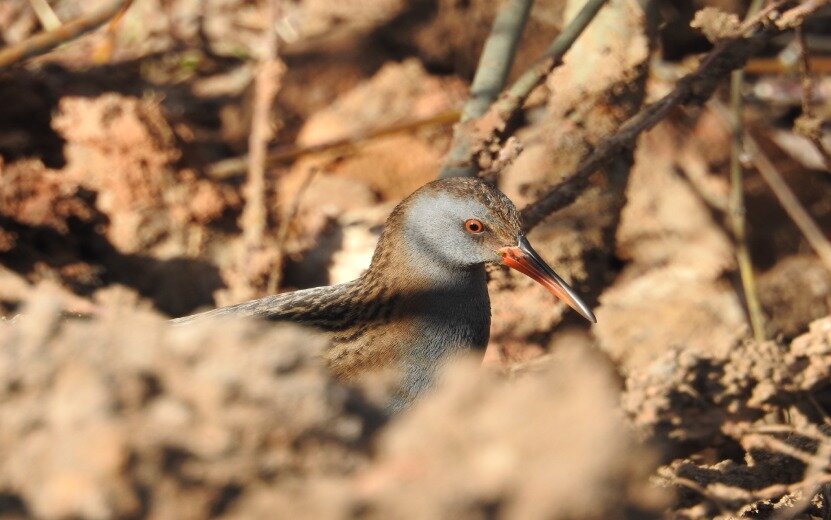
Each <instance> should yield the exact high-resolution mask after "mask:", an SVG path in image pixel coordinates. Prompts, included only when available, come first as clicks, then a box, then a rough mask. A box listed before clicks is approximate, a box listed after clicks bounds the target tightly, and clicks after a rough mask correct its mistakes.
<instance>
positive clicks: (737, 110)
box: [727, 70, 765, 342]
mask: <svg viewBox="0 0 831 520" xmlns="http://www.w3.org/2000/svg"><path fill="white" fill-rule="evenodd" d="M743 84H744V74H743V73H742V71H740V70H736V71H733V73H732V75H731V78H730V104H731V108H730V112H731V117H730V131H731V133H732V139H733V141H732V144H731V148H730V197H729V203H728V212H727V215H728V222H729V223H730V230H731V232H732V234H733V241H734V243H735V245H736V262H737V264H738V268H739V277H740V278H741V281H742V291H743V293H744V299H745V303H746V304H747V315H748V317H749V318H750V328H751V329H752V330H753V338H754V339H755V340H756V341H758V342H762V341H764V340H765V322H764V315H763V314H762V306H761V304H760V303H759V295H758V292H757V291H756V279H755V277H754V275H753V261H752V259H751V257H750V250H749V249H748V246H747V224H746V221H745V206H744V182H743V170H742V162H741V161H742V154H743V152H744V144H743V136H744V125H743V124H742V117H741V114H742V106H743V103H742V85H743Z"/></svg>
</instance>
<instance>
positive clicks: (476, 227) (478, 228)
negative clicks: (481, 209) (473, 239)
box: [465, 218, 485, 235]
mask: <svg viewBox="0 0 831 520" xmlns="http://www.w3.org/2000/svg"><path fill="white" fill-rule="evenodd" d="M484 230H485V226H484V225H483V224H482V221H480V220H476V219H475V218H469V219H467V220H465V231H467V232H468V233H470V234H471V235H478V234H479V233H481V232H482V231H484Z"/></svg>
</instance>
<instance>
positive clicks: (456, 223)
mask: <svg viewBox="0 0 831 520" xmlns="http://www.w3.org/2000/svg"><path fill="white" fill-rule="evenodd" d="M500 260H501V261H503V262H504V263H505V264H506V265H509V266H510V267H513V268H515V269H517V270H519V271H521V272H523V273H525V274H527V275H528V276H530V277H532V278H534V279H535V280H537V281H538V282H540V283H541V284H542V285H543V286H545V287H546V288H547V289H549V290H550V291H551V292H552V293H554V294H555V295H557V296H558V297H560V298H561V299H563V300H564V301H566V303H568V304H569V305H570V306H572V307H573V308H574V309H575V310H577V311H578V312H580V313H581V314H582V315H583V316H584V317H586V318H587V319H589V320H591V321H595V319H594V315H593V314H592V313H591V310H589V308H588V306H586V304H585V303H583V302H582V301H581V300H580V298H579V297H578V296H577V295H576V294H575V293H574V292H573V291H572V290H571V289H570V288H569V287H568V286H567V285H566V284H565V282H564V281H563V280H562V279H560V278H559V277H558V276H557V275H556V274H555V273H554V271H552V270H551V268H550V267H548V266H547V265H546V264H545V262H543V261H542V259H541V258H540V257H539V255H537V254H536V252H534V250H533V249H532V248H531V246H530V244H528V241H527V240H526V239H525V237H524V236H523V234H522V232H521V222H520V217H519V213H518V212H517V210H516V208H515V207H514V205H513V204H512V203H511V201H510V200H509V199H508V198H507V197H506V196H505V195H504V194H502V193H501V192H499V191H498V190H496V189H494V188H492V187H490V186H488V185H487V184H485V183H484V182H482V181H479V180H476V179H464V178H455V179H445V180H439V181H434V182H431V183H429V184H427V185H425V186H423V187H422V188H420V189H418V190H417V191H416V192H414V193H413V194H412V195H410V196H409V197H407V198H406V199H405V200H404V201H402V202H401V203H400V204H399V205H398V206H396V208H395V209H394V210H393V211H392V213H391V214H390V216H389V218H388V219H387V222H386V225H385V227H384V231H383V232H382V233H381V237H380V239H379V241H378V246H377V247H376V249H375V254H374V255H373V257H372V262H371V264H370V267H369V269H367V271H366V272H365V273H364V274H363V275H362V276H361V277H360V278H358V279H357V280H353V281H351V282H348V283H344V284H340V285H334V286H330V287H317V288H314V289H305V290H301V291H295V292H291V293H286V294H278V295H275V296H268V297H265V298H261V299H259V300H253V301H250V302H246V303H241V304H239V305H233V306H230V307H224V308H221V309H216V310H213V311H209V312H206V313H202V314H197V315H194V316H187V317H184V318H179V319H177V320H174V322H176V323H184V322H191V321H194V320H197V319H198V320H201V319H205V318H210V317H218V316H224V315H248V316H256V317H261V318H266V319H269V320H277V321H292V322H296V323H302V324H306V325H309V326H312V327H315V328H317V329H320V330H323V331H325V332H327V333H329V334H330V336H331V338H332V345H331V347H330V349H329V350H328V351H327V352H326V353H325V356H324V357H325V358H326V361H327V363H328V365H329V367H330V368H331V370H332V372H333V373H334V374H335V375H336V376H337V377H339V378H341V379H345V380H350V379H354V378H356V377H358V376H360V375H361V374H363V373H366V372H368V371H372V370H376V369H382V368H394V369H396V370H398V371H399V373H400V381H401V384H400V389H401V390H400V395H399V396H398V399H397V401H396V402H395V403H393V404H392V408H393V409H398V408H401V407H403V406H405V405H406V404H407V403H409V402H410V401H412V400H413V399H414V398H415V397H416V396H418V395H419V394H420V393H421V392H423V391H424V390H425V389H427V388H429V387H430V386H431V385H432V383H433V379H434V376H435V372H436V369H437V368H438V367H439V366H440V365H441V364H442V363H444V362H445V361H446V360H447V359H449V358H450V357H451V356H452V355H453V354H455V353H458V352H462V351H466V350H480V351H483V350H484V349H485V347H486V346H487V342H488V336H489V332H490V299H489V297H488V291H487V284H486V277H485V270H484V264H486V263H489V262H497V261H500Z"/></svg>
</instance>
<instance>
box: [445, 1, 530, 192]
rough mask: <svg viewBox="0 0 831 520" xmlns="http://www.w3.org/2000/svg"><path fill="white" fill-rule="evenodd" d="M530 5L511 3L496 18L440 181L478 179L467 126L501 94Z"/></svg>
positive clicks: (504, 6) (456, 128)
mask: <svg viewBox="0 0 831 520" xmlns="http://www.w3.org/2000/svg"><path fill="white" fill-rule="evenodd" d="M531 4H532V1H531V0H508V1H507V2H505V4H504V5H503V6H502V9H500V10H499V12H498V13H497V14H496V18H495V19H494V21H493V27H491V32H490V35H489V36H488V39H487V41H486V42H485V46H484V48H483V49H482V55H481V56H480V57H479V64H478V65H477V67H476V75H475V76H474V77H473V83H472V84H471V86H470V98H469V99H468V100H467V103H465V107H464V109H463V110H462V116H461V121H460V123H461V124H458V125H456V127H455V128H454V129H453V142H452V144H451V145H450V151H449V152H448V154H447V159H446V161H445V166H444V167H443V168H442V171H441V173H440V175H439V177H442V178H446V177H461V176H465V177H472V176H474V175H476V168H474V167H473V166H472V165H470V164H469V163H470V161H469V158H470V151H471V145H472V141H473V139H474V135H473V132H472V131H471V129H470V128H469V127H468V126H466V125H465V124H464V123H466V122H468V121H470V120H473V119H477V118H479V117H482V116H483V115H484V114H485V112H487V110H488V107H490V106H491V103H493V101H494V100H495V99H496V97H497V96H498V95H499V92H501V91H502V87H503V86H504V85H505V80H506V79H507V78H508V72H510V70H511V65H512V64H513V62H514V56H515V55H516V47H517V42H518V41H519V37H520V36H521V35H522V31H523V29H524V28H525V23H526V22H527V20H528V13H529V11H530V10H531Z"/></svg>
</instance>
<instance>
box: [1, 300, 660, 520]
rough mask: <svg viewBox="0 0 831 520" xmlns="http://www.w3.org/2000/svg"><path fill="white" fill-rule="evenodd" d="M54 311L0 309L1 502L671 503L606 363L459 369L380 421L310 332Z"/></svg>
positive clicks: (469, 506)
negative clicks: (503, 371) (341, 380)
mask: <svg viewBox="0 0 831 520" xmlns="http://www.w3.org/2000/svg"><path fill="white" fill-rule="evenodd" d="M58 311H59V306H58V305H57V304H56V303H55V300H52V299H50V298H39V299H36V300H33V301H30V302H29V303H28V304H27V306H26V308H25V313H24V314H23V315H21V316H18V317H17V318H15V319H14V320H12V321H5V322H2V323H0V346H2V348H0V379H2V381H3V382H4V383H3V385H2V387H0V399H2V400H3V402H4V405H3V407H2V412H1V413H2V420H1V421H0V438H2V439H3V440H4V442H3V444H2V445H3V447H2V448H0V458H2V459H3V460H4V464H3V465H2V466H0V495H2V496H3V497H5V499H4V500H5V503H6V504H11V506H6V507H5V510H6V511H7V512H13V513H14V512H16V513H18V514H21V515H35V516H37V517H40V518H64V517H69V516H80V517H84V518H109V517H113V516H139V517H144V516H156V517H159V516H161V517H174V518H205V517H208V516H216V515H221V514H225V513H227V514H229V515H231V516H235V517H241V518H242V517H247V518H250V517H251V516H260V515H275V514H276V515H278V516H283V515H285V516H291V517H293V518H345V517H347V516H349V515H348V512H349V511H356V512H357V511H361V512H362V513H361V516H363V517H368V518H390V517H396V518H436V517H445V518H446V517H458V516H464V517H478V516H482V515H488V514H499V515H500V517H503V518H575V517H580V518H598V519H600V518H614V517H622V516H623V513H622V511H624V510H630V511H641V512H643V513H644V514H646V513H647V512H650V511H651V512H654V511H656V510H657V508H658V507H660V506H661V505H662V504H664V502H663V499H662V498H661V494H660V493H659V492H657V491H656V490H655V489H654V488H650V487H649V485H648V475H649V474H650V473H651V472H652V471H653V470H654V467H655V462H656V460H657V459H656V458H655V457H653V456H652V455H651V454H650V453H649V451H647V450H645V448H642V447H640V446H639V445H638V444H637V443H635V441H634V437H633V436H632V435H630V434H628V433H627V431H626V427H625V426H624V425H623V424H622V423H621V418H620V417H619V415H618V414H617V413H616V411H615V410H616V401H617V392H616V391H615V390H614V384H613V375H612V373H611V372H610V371H609V370H608V368H607V367H606V366H605V365H604V364H602V363H599V362H598V361H597V360H595V359H593V358H591V357H587V356H586V354H585V353H581V351H579V350H577V349H570V350H569V349H564V350H562V351H561V352H560V353H559V354H558V355H557V356H555V357H553V358H550V359H548V360H546V361H545V362H539V363H537V364H536V365H535V366H534V368H533V370H527V371H526V372H525V373H523V374H520V375H517V376H515V377H514V378H512V379H510V380H507V379H506V378H505V377H503V376H500V375H498V374H497V373H490V372H483V371H482V370H481V369H480V368H479V367H478V366H475V365H474V364H472V363H469V362H465V363H461V364H459V365H456V366H453V367H451V368H450V369H449V370H447V372H446V373H445V375H444V377H443V380H442V381H443V383H442V385H441V386H440V388H439V389H438V391H436V392H435V393H434V395H431V396H430V397H428V398H427V399H426V400H424V401H423V402H421V403H419V404H418V405H417V406H416V407H415V408H414V409H412V410H410V411H409V412H407V413H405V414H404V415H403V416H401V417H399V418H396V419H395V420H394V421H393V422H392V423H391V424H389V426H387V427H383V428H382V427H381V426H382V425H383V423H384V420H385V419H384V415H383V412H382V410H381V409H380V408H379V407H377V406H376V405H374V404H372V402H371V401H370V400H368V399H366V398H365V397H362V396H363V395H364V394H363V393H362V392H361V391H359V390H358V389H350V388H345V387H343V386H341V385H339V384H337V383H335V382H334V381H333V380H332V379H330V378H329V376H328V375H327V374H326V372H325V370H324V368H323V367H322V365H321V364H319V363H318V362H317V354H318V353H319V352H320V351H321V349H323V348H325V341H324V340H322V339H321V338H319V337H317V336H315V335H313V334H312V333H310V332H307V331H304V330H301V329H298V328H294V327H290V326H280V327H265V326H262V325H258V324H256V323H248V322H240V321H235V322H233V323H218V324H217V323H215V324H202V325H201V326H188V327H171V326H170V325H168V324H166V323H165V322H164V321H163V320H161V319H159V318H158V317H156V316H154V315H151V314H145V313H139V312H135V311H130V310H126V309H122V310H118V311H114V312H113V313H112V314H111V315H109V316H107V317H104V318H101V319H95V320H87V321H75V320H72V321H65V320H62V319H61V318H60V317H59V312H58ZM586 489H594V490H595V492H594V493H590V494H589V493H584V490H586ZM598 493H600V495H598ZM580 497H583V498H580ZM599 497H602V498H599Z"/></svg>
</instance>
